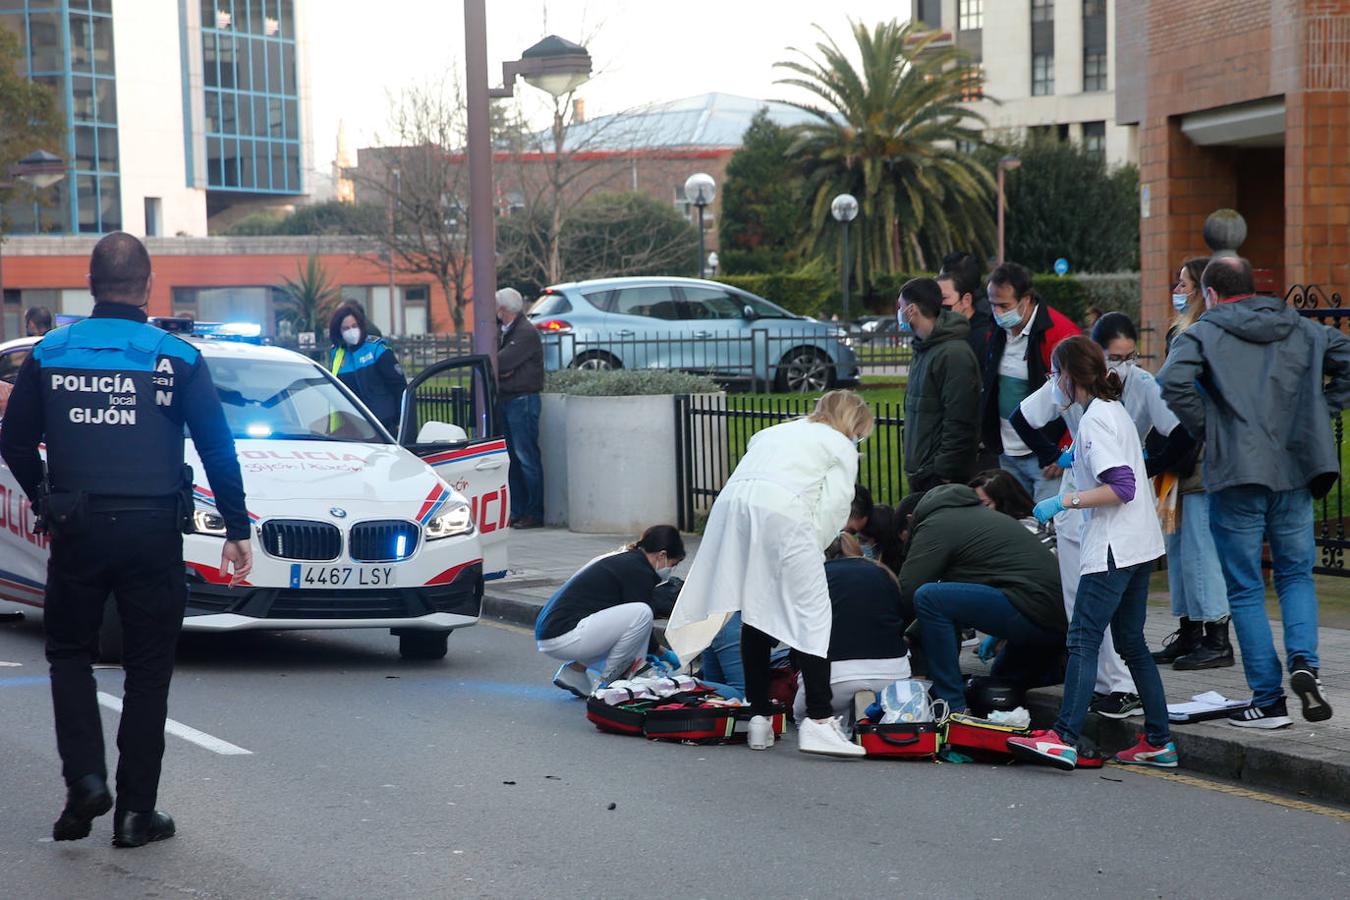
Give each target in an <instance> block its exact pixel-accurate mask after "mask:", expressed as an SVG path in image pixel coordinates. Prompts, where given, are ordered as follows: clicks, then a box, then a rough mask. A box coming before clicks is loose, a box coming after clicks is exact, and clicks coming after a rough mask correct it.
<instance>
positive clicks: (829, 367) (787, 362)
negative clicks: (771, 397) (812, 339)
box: [774, 347, 834, 394]
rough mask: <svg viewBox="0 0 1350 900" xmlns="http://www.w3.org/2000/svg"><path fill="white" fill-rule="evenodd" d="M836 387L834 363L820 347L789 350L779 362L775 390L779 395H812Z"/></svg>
mask: <svg viewBox="0 0 1350 900" xmlns="http://www.w3.org/2000/svg"><path fill="white" fill-rule="evenodd" d="M833 386H834V361H833V360H832V359H830V357H829V356H828V355H826V353H825V351H823V350H821V349H820V348H819V347H798V348H796V349H795V350H789V351H788V352H787V354H786V355H784V356H783V358H782V359H781V360H779V362H778V375H777V376H776V377H775V378H774V389H775V390H777V391H778V392H779V393H787V392H791V393H794V394H811V393H817V392H819V391H827V390H829V389H830V388H831V387H833Z"/></svg>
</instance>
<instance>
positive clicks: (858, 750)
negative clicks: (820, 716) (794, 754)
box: [797, 718, 867, 757]
mask: <svg viewBox="0 0 1350 900" xmlns="http://www.w3.org/2000/svg"><path fill="white" fill-rule="evenodd" d="M797 749H798V750H800V751H802V752H803V753H819V754H822V755H823V756H845V757H858V756H866V755H867V751H865V750H863V748H862V747H860V746H858V745H857V744H854V743H852V742H851V741H849V740H848V739H847V738H845V737H844V734H843V728H842V726H841V725H840V724H839V720H838V719H837V718H834V719H829V720H827V721H825V722H817V721H816V720H815V719H803V720H802V724H801V726H800V727H799V728H798V729H797Z"/></svg>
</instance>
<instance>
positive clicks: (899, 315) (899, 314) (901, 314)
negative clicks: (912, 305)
mask: <svg viewBox="0 0 1350 900" xmlns="http://www.w3.org/2000/svg"><path fill="white" fill-rule="evenodd" d="M895 321H896V324H898V325H899V326H900V333H901V334H913V333H914V327H913V326H912V325H910V324H909V320H908V319H906V318H905V311H904V310H902V309H897V310H896V311H895Z"/></svg>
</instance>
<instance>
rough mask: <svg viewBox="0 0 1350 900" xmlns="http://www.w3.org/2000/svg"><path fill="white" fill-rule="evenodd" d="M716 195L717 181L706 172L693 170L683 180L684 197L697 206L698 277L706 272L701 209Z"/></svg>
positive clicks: (701, 276)
mask: <svg viewBox="0 0 1350 900" xmlns="http://www.w3.org/2000/svg"><path fill="white" fill-rule="evenodd" d="M716 196H717V182H715V181H713V177H712V176H711V175H709V174H708V173H707V172H695V173H694V174H693V175H690V176H689V177H688V178H686V179H685V181H684V199H685V201H686V202H688V203H692V204H694V205H695V206H697V207H698V277H699V278H703V277H704V276H705V275H706V274H707V268H706V266H707V259H706V257H704V255H703V209H704V207H706V206H707V205H708V204H709V203H712V202H713V198H714V197H716Z"/></svg>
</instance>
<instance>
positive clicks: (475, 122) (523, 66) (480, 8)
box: [464, 0, 591, 366]
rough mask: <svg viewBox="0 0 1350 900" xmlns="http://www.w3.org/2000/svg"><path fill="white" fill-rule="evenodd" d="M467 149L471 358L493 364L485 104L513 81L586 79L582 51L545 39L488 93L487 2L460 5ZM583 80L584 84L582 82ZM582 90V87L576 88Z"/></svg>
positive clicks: (493, 271)
mask: <svg viewBox="0 0 1350 900" xmlns="http://www.w3.org/2000/svg"><path fill="white" fill-rule="evenodd" d="M464 69H465V99H466V101H467V106H468V110H467V111H468V116H467V122H466V132H467V133H466V135H465V138H466V140H465V143H466V145H467V149H468V155H469V247H470V256H471V258H472V263H473V346H474V352H475V353H478V354H481V355H484V356H489V357H491V358H492V360H493V363H494V366H495V364H496V359H497V300H496V295H497V268H496V266H497V248H496V244H497V235H496V231H495V223H494V222H493V211H492V195H493V191H492V132H491V124H490V121H489V120H490V109H489V105H488V104H489V102H490V100H491V98H493V97H509V96H511V93H512V89H513V87H514V85H515V79H516V76H517V75H523V76H525V80H526V81H527V82H528V83H529V84H532V85H536V86H539V87H540V89H541V90H542V89H545V88H544V87H543V86H544V85H546V84H547V85H548V86H549V89H551V88H556V87H557V85H558V84H560V83H562V82H563V80H564V78H563V76H567V78H568V79H573V78H578V77H581V76H583V75H584V76H586V77H589V75H590V71H591V57H590V54H588V53H587V52H586V50H585V48H584V47H581V46H580V45H579V44H573V43H572V42H571V41H564V40H563V39H562V38H557V37H552V36H550V37H547V38H544V40H542V41H540V42H539V43H537V44H535V45H534V46H533V47H531V48H530V49H529V50H526V51H525V53H524V54H522V55H521V58H520V59H519V60H517V61H516V62H514V63H504V64H503V65H502V76H503V80H504V81H505V84H503V85H502V86H501V87H499V88H495V89H490V88H489V87H488V75H487V10H486V0H465V2H464ZM584 80H585V78H582V81H584ZM577 83H578V84H580V83H581V82H577Z"/></svg>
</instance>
